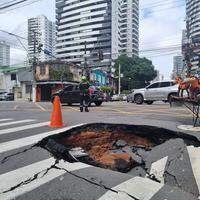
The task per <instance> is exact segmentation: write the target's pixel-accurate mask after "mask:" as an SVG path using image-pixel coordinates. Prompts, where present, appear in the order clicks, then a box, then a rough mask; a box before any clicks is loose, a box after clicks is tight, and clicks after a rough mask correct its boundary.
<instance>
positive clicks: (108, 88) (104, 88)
mask: <svg viewBox="0 0 200 200" xmlns="http://www.w3.org/2000/svg"><path fill="white" fill-rule="evenodd" d="M100 89H101V91H102V92H105V93H109V92H112V90H113V88H111V87H108V86H101V88H100Z"/></svg>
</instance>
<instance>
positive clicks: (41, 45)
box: [37, 44, 43, 53]
mask: <svg viewBox="0 0 200 200" xmlns="http://www.w3.org/2000/svg"><path fill="white" fill-rule="evenodd" d="M42 47H43V44H39V46H38V48H37V49H38V53H41V52H42Z"/></svg>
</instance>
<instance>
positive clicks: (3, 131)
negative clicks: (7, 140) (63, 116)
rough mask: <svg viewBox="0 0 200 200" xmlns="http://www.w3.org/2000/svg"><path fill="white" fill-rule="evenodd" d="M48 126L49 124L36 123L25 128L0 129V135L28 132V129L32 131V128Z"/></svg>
mask: <svg viewBox="0 0 200 200" xmlns="http://www.w3.org/2000/svg"><path fill="white" fill-rule="evenodd" d="M48 124H49V122H41V123H37V124H29V125H25V126H19V127H14V128H8V129H2V130H0V135H3V134H7V133H13V132H17V131H23V130H28V129H32V128H39V127H42V126H47V125H48Z"/></svg>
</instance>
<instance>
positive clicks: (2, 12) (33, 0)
mask: <svg viewBox="0 0 200 200" xmlns="http://www.w3.org/2000/svg"><path fill="white" fill-rule="evenodd" d="M26 1H28V0H26ZM38 1H42V0H32V1H31V2H29V3H28V2H27V3H26V4H24V5H19V6H17V7H15V6H14V8H12V7H13V6H11V9H7V8H6V9H3V10H2V11H1V8H0V14H4V13H6V12H8V11H12V10H16V9H18V8H22V7H25V6H28V5H31V4H33V3H36V2H38ZM4 10H5V11H4Z"/></svg>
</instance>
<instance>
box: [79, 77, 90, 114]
mask: <svg viewBox="0 0 200 200" xmlns="http://www.w3.org/2000/svg"><path fill="white" fill-rule="evenodd" d="M89 88H90V84H89V82H88V81H87V78H86V77H85V76H83V77H82V78H81V83H80V85H79V89H80V111H81V112H83V110H84V107H85V112H89V109H88V105H89V101H90V95H89Z"/></svg>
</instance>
